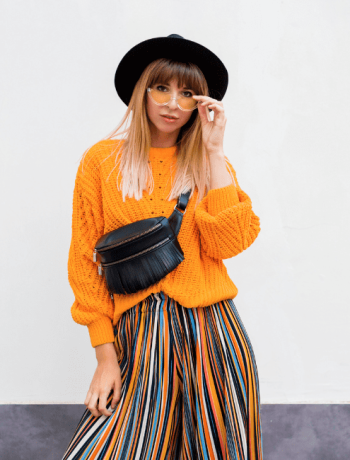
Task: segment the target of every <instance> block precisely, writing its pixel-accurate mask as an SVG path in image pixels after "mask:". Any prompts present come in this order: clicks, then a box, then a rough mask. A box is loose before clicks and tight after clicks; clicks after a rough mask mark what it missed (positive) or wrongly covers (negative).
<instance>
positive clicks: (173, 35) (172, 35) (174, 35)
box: [167, 34, 183, 38]
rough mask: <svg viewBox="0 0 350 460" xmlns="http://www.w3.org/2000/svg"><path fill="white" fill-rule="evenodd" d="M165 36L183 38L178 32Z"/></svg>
mask: <svg viewBox="0 0 350 460" xmlns="http://www.w3.org/2000/svg"><path fill="white" fill-rule="evenodd" d="M167 38H183V37H181V35H178V34H170V35H168V37H167Z"/></svg>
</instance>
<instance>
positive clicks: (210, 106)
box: [208, 104, 225, 112]
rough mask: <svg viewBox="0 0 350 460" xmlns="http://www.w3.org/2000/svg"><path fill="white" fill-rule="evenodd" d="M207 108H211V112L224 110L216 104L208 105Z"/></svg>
mask: <svg viewBox="0 0 350 460" xmlns="http://www.w3.org/2000/svg"><path fill="white" fill-rule="evenodd" d="M208 107H209V108H213V110H215V109H216V110H217V111H218V112H224V110H225V109H224V108H223V107H222V106H220V105H217V104H210V105H208Z"/></svg>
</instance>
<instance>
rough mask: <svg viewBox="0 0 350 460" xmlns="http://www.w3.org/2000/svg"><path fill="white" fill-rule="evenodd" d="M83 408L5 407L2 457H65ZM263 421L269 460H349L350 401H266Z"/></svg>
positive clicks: (0, 411) (0, 422)
mask: <svg viewBox="0 0 350 460" xmlns="http://www.w3.org/2000/svg"><path fill="white" fill-rule="evenodd" d="M84 409H85V406H84V405H51V404H50V405H20V404H14V405H2V406H0V459H1V460H61V459H62V455H63V453H64V452H65V449H66V447H67V445H68V443H69V441H70V439H71V437H72V435H73V433H74V430H75V428H76V426H77V423H78V421H79V420H80V417H81V415H82V413H83V411H84ZM261 423H262V433H263V450H264V460H338V459H339V460H350V405H343V404H262V406H261ZM174 460H175V459H174Z"/></svg>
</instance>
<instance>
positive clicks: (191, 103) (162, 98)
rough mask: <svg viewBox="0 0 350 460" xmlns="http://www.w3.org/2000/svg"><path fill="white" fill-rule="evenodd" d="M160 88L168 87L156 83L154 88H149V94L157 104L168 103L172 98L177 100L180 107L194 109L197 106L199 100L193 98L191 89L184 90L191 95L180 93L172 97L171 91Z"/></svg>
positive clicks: (187, 109)
mask: <svg viewBox="0 0 350 460" xmlns="http://www.w3.org/2000/svg"><path fill="white" fill-rule="evenodd" d="M158 88H166V87H165V86H163V85H156V86H153V87H152V88H147V92H148V95H149V96H150V98H151V99H152V101H153V102H154V103H155V104H157V105H166V104H168V103H169V102H170V101H171V100H172V99H175V100H176V103H177V106H178V107H179V109H181V110H184V111H185V112H187V111H192V110H194V109H195V108H197V105H198V101H196V100H195V99H193V97H192V93H191V92H190V91H183V92H184V93H188V94H191V96H184V95H183V94H181V95H179V96H178V97H171V94H170V92H169V91H161V90H160V89H158Z"/></svg>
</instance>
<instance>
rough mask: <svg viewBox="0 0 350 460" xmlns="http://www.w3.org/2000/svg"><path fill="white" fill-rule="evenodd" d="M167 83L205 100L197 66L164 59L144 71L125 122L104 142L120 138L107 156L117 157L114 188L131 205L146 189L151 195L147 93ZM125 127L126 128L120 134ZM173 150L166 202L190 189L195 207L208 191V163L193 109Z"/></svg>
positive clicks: (204, 91) (196, 115) (152, 186)
mask: <svg viewBox="0 0 350 460" xmlns="http://www.w3.org/2000/svg"><path fill="white" fill-rule="evenodd" d="M172 80H177V82H178V85H179V86H180V87H181V86H186V87H189V88H191V89H192V90H193V91H194V92H195V93H196V94H201V95H207V96H208V95H209V89H208V85H207V81H206V79H205V77H204V75H203V73H202V71H201V70H200V69H199V67H198V66H196V65H195V64H193V63H183V62H177V61H173V60H169V59H165V58H161V59H157V60H155V61H153V62H151V63H150V64H149V65H148V66H147V67H146V68H145V69H144V71H143V73H142V75H141V77H140V78H139V80H138V81H137V83H136V85H135V88H134V90H133V93H132V96H131V99H130V102H129V105H128V108H127V110H126V113H125V115H124V117H123V118H122V120H121V122H120V123H119V125H118V126H117V127H116V128H115V129H114V130H113V131H112V132H111V133H110V134H108V135H107V136H106V137H105V138H104V140H108V139H118V138H119V139H120V141H121V142H119V143H117V146H116V148H115V149H114V150H113V152H112V153H111V155H112V154H113V153H115V152H116V157H115V167H116V166H118V167H119V168H118V170H119V173H118V177H119V174H120V173H121V175H122V180H121V182H120V185H119V181H118V178H117V187H118V190H122V196H123V201H125V197H126V196H129V197H130V198H131V197H133V196H134V198H135V199H136V200H140V199H141V198H142V194H143V190H148V192H149V193H152V191H153V188H154V181H153V175H152V168H151V164H150V163H149V162H148V160H149V149H150V147H151V132H150V128H149V124H148V123H149V122H148V116H147V109H146V97H147V88H148V87H150V86H152V85H154V84H155V83H164V84H168V83H169V82H170V81H172ZM124 125H126V128H124V129H123V130H122V129H121V128H122V127H123V126H124ZM118 136H119V137H118ZM176 146H177V159H176V174H175V177H174V180H173V181H172V188H171V191H170V194H169V196H168V200H169V201H171V200H173V199H174V198H175V199H177V197H178V196H179V195H180V194H181V193H182V192H183V193H186V192H187V191H188V190H189V189H191V196H192V195H193V193H194V189H195V186H197V188H198V200H197V203H198V202H199V201H200V200H201V199H202V198H203V197H204V196H205V194H206V190H209V181H210V168H209V161H208V159H207V157H206V153H205V148H204V146H203V142H202V126H201V120H200V117H199V114H198V110H194V111H193V113H192V115H191V117H190V119H189V120H188V122H187V123H186V124H185V125H184V126H182V127H181V129H180V132H179V136H178V138H177V141H176ZM113 169H114V168H113ZM112 171H113V170H112ZM112 171H111V172H112ZM108 177H109V176H108ZM107 180H108V179H107Z"/></svg>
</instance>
